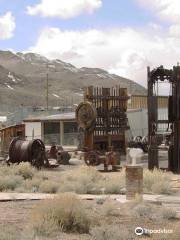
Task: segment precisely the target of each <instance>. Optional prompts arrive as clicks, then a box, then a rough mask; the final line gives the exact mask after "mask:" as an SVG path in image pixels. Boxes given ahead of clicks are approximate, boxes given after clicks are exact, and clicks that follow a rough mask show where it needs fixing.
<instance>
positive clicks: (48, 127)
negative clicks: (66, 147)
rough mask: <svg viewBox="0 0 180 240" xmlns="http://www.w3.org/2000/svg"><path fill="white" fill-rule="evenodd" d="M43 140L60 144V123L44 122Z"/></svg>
mask: <svg viewBox="0 0 180 240" xmlns="http://www.w3.org/2000/svg"><path fill="white" fill-rule="evenodd" d="M44 142H45V144H52V143H54V144H60V123H59V122H45V123H44Z"/></svg>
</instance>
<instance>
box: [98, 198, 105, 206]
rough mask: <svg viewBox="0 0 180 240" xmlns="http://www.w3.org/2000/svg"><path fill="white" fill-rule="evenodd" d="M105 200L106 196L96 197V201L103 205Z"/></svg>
mask: <svg viewBox="0 0 180 240" xmlns="http://www.w3.org/2000/svg"><path fill="white" fill-rule="evenodd" d="M105 201H106V198H97V199H96V203H97V204H99V205H103V204H104V202H105Z"/></svg>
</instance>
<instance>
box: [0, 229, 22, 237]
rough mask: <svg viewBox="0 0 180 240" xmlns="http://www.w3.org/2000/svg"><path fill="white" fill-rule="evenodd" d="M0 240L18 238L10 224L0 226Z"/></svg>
mask: <svg viewBox="0 0 180 240" xmlns="http://www.w3.org/2000/svg"><path fill="white" fill-rule="evenodd" d="M0 240H18V233H17V230H16V229H15V228H12V227H11V226H0Z"/></svg>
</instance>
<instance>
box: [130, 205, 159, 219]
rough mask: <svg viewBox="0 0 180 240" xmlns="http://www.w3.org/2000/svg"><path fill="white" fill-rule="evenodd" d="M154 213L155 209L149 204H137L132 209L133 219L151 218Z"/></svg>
mask: <svg viewBox="0 0 180 240" xmlns="http://www.w3.org/2000/svg"><path fill="white" fill-rule="evenodd" d="M155 212H156V210H155V208H154V207H153V206H152V205H150V204H144V203H142V204H137V205H136V206H135V207H134V208H133V209H132V214H133V215H134V216H135V217H139V218H141V217H144V218H152V216H153V214H154V213H155Z"/></svg>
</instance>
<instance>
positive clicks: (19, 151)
mask: <svg viewBox="0 0 180 240" xmlns="http://www.w3.org/2000/svg"><path fill="white" fill-rule="evenodd" d="M70 158H71V155H70V154H69V153H68V152H67V151H64V149H63V147H61V146H56V145H52V146H51V148H50V149H49V150H46V148H45V145H44V143H43V141H42V140H40V139H33V140H30V141H28V140H24V139H21V138H19V137H16V138H14V139H13V140H12V141H11V143H10V145H9V155H8V158H7V160H6V163H7V164H8V165H10V164H19V163H21V162H29V163H30V164H31V165H32V166H34V167H36V168H41V167H47V168H50V167H51V168H52V167H58V166H59V165H60V164H63V165H67V164H69V160H70ZM49 160H56V162H57V164H50V162H49Z"/></svg>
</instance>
